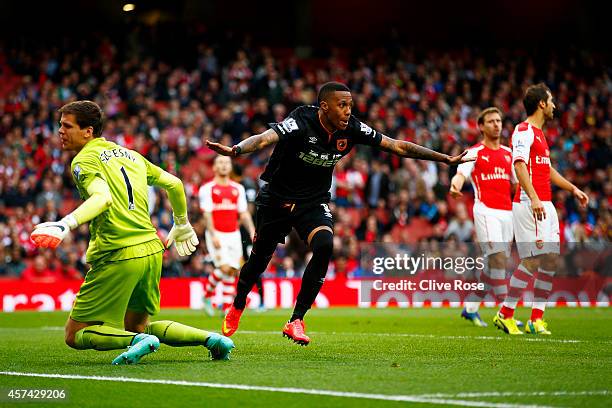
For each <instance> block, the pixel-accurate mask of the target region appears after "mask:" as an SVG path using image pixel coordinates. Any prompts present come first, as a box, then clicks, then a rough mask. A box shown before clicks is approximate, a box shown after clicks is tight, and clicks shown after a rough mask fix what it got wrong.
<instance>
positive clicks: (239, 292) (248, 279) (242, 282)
mask: <svg viewBox="0 0 612 408" xmlns="http://www.w3.org/2000/svg"><path fill="white" fill-rule="evenodd" d="M257 244H259V245H257ZM256 246H257V249H256V248H255V247H254V248H253V250H252V251H251V256H250V257H249V260H248V261H247V263H245V264H244V265H243V266H242V269H241V270H240V275H239V277H238V285H236V297H235V298H234V307H235V308H236V309H240V310H242V309H244V307H245V306H246V299H247V296H248V294H249V292H250V291H251V289H253V285H254V284H255V282H256V281H257V279H258V278H259V277H260V276H261V274H262V273H263V272H264V271H265V270H266V267H267V266H268V263H269V262H270V259H272V254H273V253H274V249H276V243H274V245H267V246H264V245H262V244H260V243H259V241H257V243H256ZM266 249H267V250H266ZM256 250H257V252H255V251H256ZM262 253H263V254H269V255H264V256H262V255H260V254H262Z"/></svg>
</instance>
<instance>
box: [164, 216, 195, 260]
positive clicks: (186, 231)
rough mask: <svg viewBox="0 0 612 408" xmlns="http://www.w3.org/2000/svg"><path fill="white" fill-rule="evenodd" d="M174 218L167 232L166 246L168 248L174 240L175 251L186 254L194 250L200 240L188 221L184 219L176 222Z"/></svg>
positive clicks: (182, 254)
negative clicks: (181, 221)
mask: <svg viewBox="0 0 612 408" xmlns="http://www.w3.org/2000/svg"><path fill="white" fill-rule="evenodd" d="M176 221H177V220H175V223H174V226H173V227H172V229H171V230H170V233H169V234H168V240H167V241H166V248H170V246H171V245H172V243H173V242H174V244H175V246H176V251H177V252H178V254H179V255H180V256H188V255H191V254H192V253H194V252H195V250H196V248H197V246H198V244H199V243H200V241H199V240H198V236H197V235H196V233H195V231H194V230H193V227H192V226H191V224H190V223H189V221H187V220H184V221H183V223H178V222H176Z"/></svg>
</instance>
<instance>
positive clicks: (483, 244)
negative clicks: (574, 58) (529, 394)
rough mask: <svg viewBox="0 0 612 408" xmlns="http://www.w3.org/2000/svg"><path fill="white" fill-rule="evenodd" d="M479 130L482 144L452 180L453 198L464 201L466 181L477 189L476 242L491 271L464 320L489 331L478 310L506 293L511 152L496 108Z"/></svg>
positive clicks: (472, 298)
mask: <svg viewBox="0 0 612 408" xmlns="http://www.w3.org/2000/svg"><path fill="white" fill-rule="evenodd" d="M478 128H479V130H480V132H481V133H482V135H483V139H482V141H481V142H479V143H477V144H475V145H474V146H472V147H470V148H469V149H468V157H475V158H476V160H475V161H472V162H466V163H462V164H460V165H459V167H457V174H455V176H454V177H453V178H452V180H451V186H450V194H451V195H452V196H453V197H455V198H458V197H461V196H462V193H461V189H462V188H463V184H464V183H465V180H466V179H471V181H472V186H473V188H474V224H475V229H476V239H477V241H478V242H479V244H480V248H481V250H482V253H483V255H484V256H485V257H486V258H487V266H488V268H486V269H484V270H483V271H482V273H481V276H480V278H479V281H481V282H483V283H484V284H485V289H484V290H483V291H478V292H472V293H470V294H469V295H468V296H467V297H466V300H465V308H464V309H463V311H462V312H461V317H463V318H464V319H467V320H469V321H471V322H472V323H473V324H474V325H476V326H479V327H487V324H486V323H485V322H484V321H483V320H482V318H481V317H480V314H479V313H478V309H479V307H480V304H481V302H482V299H483V297H484V296H485V295H486V293H487V292H488V291H489V290H491V289H493V294H494V295H495V298H496V299H498V300H499V301H502V300H503V299H504V297H505V296H506V293H507V287H506V262H507V259H508V257H509V256H510V250H511V245H512V239H513V236H514V234H513V228H512V200H511V197H512V183H515V180H516V178H515V176H514V171H513V169H512V150H511V149H510V148H509V147H507V146H504V145H502V144H501V131H502V113H501V111H500V110H499V109H498V108H496V107H489V108H486V109H484V110H483V111H482V112H480V114H479V115H478Z"/></svg>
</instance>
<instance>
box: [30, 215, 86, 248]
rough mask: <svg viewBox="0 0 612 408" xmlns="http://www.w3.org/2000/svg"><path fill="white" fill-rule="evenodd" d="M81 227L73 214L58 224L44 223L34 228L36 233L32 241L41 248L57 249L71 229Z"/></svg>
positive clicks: (32, 236)
mask: <svg viewBox="0 0 612 408" xmlns="http://www.w3.org/2000/svg"><path fill="white" fill-rule="evenodd" d="M78 226H79V223H78V222H77V220H76V218H75V217H74V215H72V214H68V215H67V216H66V217H64V218H62V219H61V220H60V221H57V222H43V223H42V224H38V225H36V226H35V227H34V231H32V234H30V240H32V242H34V244H35V245H36V246H37V247H40V248H52V249H55V248H57V247H58V246H59V244H60V243H61V242H62V241H63V240H64V238H66V236H68V233H69V232H70V230H71V229H75V228H76V227H78Z"/></svg>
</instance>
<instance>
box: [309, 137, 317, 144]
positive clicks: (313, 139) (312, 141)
mask: <svg viewBox="0 0 612 408" xmlns="http://www.w3.org/2000/svg"><path fill="white" fill-rule="evenodd" d="M308 142H309V143H312V144H316V143H317V138H316V137H314V136H310V137H309V138H308Z"/></svg>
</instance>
